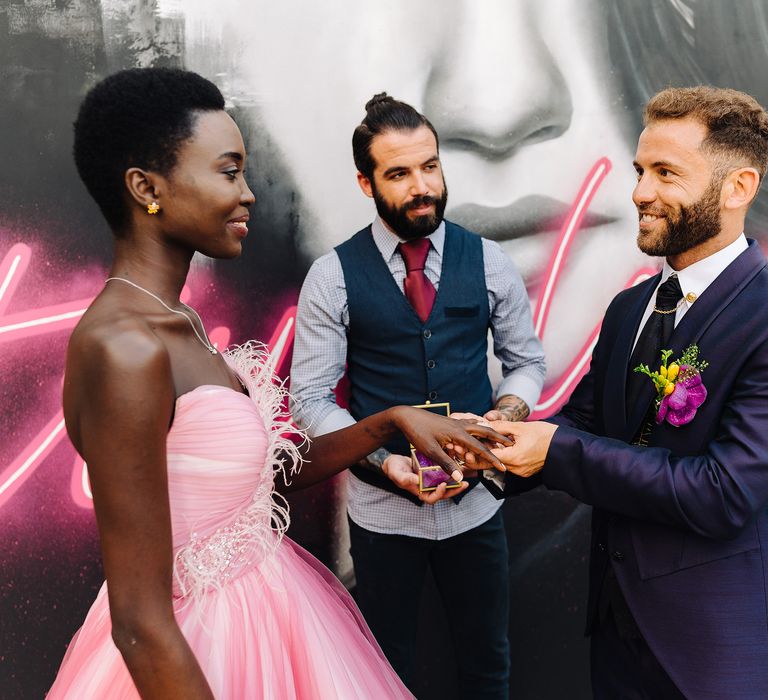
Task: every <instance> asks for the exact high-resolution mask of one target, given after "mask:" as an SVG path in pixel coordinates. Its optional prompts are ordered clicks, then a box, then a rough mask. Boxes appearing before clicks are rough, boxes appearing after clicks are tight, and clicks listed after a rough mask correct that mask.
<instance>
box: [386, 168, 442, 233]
mask: <svg viewBox="0 0 768 700" xmlns="http://www.w3.org/2000/svg"><path fill="white" fill-rule="evenodd" d="M371 190H372V192H373V201H374V202H375V203H376V211H377V212H378V213H379V216H380V217H381V219H382V221H383V222H384V223H385V224H386V225H387V226H389V228H390V229H392V231H394V232H395V234H397V236H398V237H399V238H402V239H403V240H404V241H411V240H414V239H416V238H424V236H428V235H429V234H430V233H433V232H434V231H435V229H436V228H437V227H438V226H439V225H440V223H441V222H442V220H443V214H444V213H445V205H446V204H447V202H448V188H447V187H446V186H445V181H443V192H442V194H441V195H440V196H439V197H432V196H430V195H421V196H418V197H414V198H413V199H412V200H411V201H410V202H408V203H407V204H404V205H403V206H402V207H398V206H390V204H389V203H388V202H387V201H385V199H384V197H382V196H381V193H380V192H379V191H378V190H377V189H376V185H375V184H374V183H373V180H371ZM427 204H434V205H435V211H434V212H433V213H432V214H424V215H423V216H417V217H416V218H415V219H413V218H410V217H409V216H408V212H409V211H410V210H411V209H418V208H419V207H423V206H425V205H427Z"/></svg>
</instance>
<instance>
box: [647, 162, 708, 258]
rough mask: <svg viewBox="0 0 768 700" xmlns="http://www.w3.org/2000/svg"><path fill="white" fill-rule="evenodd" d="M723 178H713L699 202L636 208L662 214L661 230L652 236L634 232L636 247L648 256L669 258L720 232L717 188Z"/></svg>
mask: <svg viewBox="0 0 768 700" xmlns="http://www.w3.org/2000/svg"><path fill="white" fill-rule="evenodd" d="M722 184H723V180H722V178H715V177H713V178H712V180H711V181H710V183H709V185H707V189H706V190H705V191H704V194H702V195H701V197H700V198H699V200H698V201H696V202H694V203H693V204H689V205H688V206H681V207H680V209H679V210H678V211H674V210H672V209H669V208H667V209H660V208H656V209H654V207H653V206H645V207H638V208H637V211H638V213H639V214H640V216H642V215H643V214H654V215H657V216H663V217H664V220H663V223H664V224H665V226H664V230H663V231H662V232H661V233H660V234H658V235H657V236H656V237H655V238H650V234H648V233H643V232H642V231H641V232H640V233H639V234H638V235H637V246H638V248H640V250H642V251H643V252H644V253H647V254H648V255H658V256H660V257H668V256H670V255H680V254H681V253H685V252H686V251H688V250H690V249H691V248H695V247H696V246H697V245H699V244H700V243H704V241H707V240H709V239H710V238H714V237H715V236H717V234H719V233H720V228H721V221H720V190H721V189H722Z"/></svg>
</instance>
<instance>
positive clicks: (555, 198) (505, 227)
mask: <svg viewBox="0 0 768 700" xmlns="http://www.w3.org/2000/svg"><path fill="white" fill-rule="evenodd" d="M766 54H768V10H766V7H765V3H764V2H762V1H761V0H735V1H734V2H733V3H722V2H718V0H617V1H613V0H610V1H609V0H586V1H585V0H536V1H535V2H534V1H533V0H483V2H470V1H469V0H423V1H422V2H419V3H413V2H406V1H405V0H390V2H388V3H377V2H373V0H332V1H331V2H326V3H308V2H302V1H301V0H281V2H266V1H265V0H253V1H251V2H246V0H218V2H216V3H211V2H208V1H206V0H184V2H181V1H180V0H141V1H139V0H119V1H118V0H104V1H103V2H98V1H97V0H64V1H57V2H53V0H0V76H2V81H1V82H0V85H1V86H2V90H1V91H0V154H1V155H2V162H3V165H4V167H3V168H2V170H0V402H1V404H0V405H1V406H2V412H1V413H0V523H2V527H0V567H1V570H2V572H3V574H2V578H1V579H0V583H1V584H2V585H1V586H0V697H1V698H3V700H4V699H5V698H38V697H42V696H43V695H44V692H45V690H46V688H47V687H48V685H49V684H50V682H51V680H52V678H53V676H54V674H55V672H56V668H57V666H58V663H59V662H60V660H61V657H62V655H63V654H64V651H65V649H66V644H67V642H68V640H69V639H70V637H71V635H72V634H73V633H74V631H75V630H76V628H77V626H78V624H79V623H80V622H81V620H82V618H83V616H84V614H85V612H86V610H87V608H88V607H89V605H90V603H91V601H92V599H93V597H94V595H95V592H96V590H97V588H98V586H99V584H100V581H101V571H100V564H99V554H98V540H97V535H96V529H95V523H94V519H93V512H92V508H91V501H90V498H91V497H90V491H89V486H88V480H87V472H86V469H85V465H84V464H83V462H82V460H80V459H78V458H77V457H76V454H75V452H74V450H73V448H72V447H71V445H70V444H69V442H68V440H67V437H66V432H65V430H64V426H63V420H62V413H61V396H60V395H61V382H62V377H63V372H64V363H65V352H66V343H67V338H68V335H69V332H70V331H71V329H72V328H73V327H74V325H75V324H76V323H77V320H78V318H79V316H80V315H81V314H82V312H83V310H84V309H85V307H86V306H87V305H88V303H89V301H90V299H92V298H93V297H94V296H95V295H96V294H97V293H98V291H99V290H100V289H101V286H102V284H103V280H104V278H105V276H106V274H105V273H106V270H107V269H108V265H109V259H110V247H111V240H110V234H109V232H108V230H107V228H106V225H105V224H104V223H103V221H102V220H101V218H100V215H99V213H98V211H97V209H96V207H95V205H94V204H93V203H92V202H91V201H90V199H89V198H88V196H87V194H86V192H85V190H84V188H83V187H82V185H81V184H80V182H79V179H78V178H77V175H76V173H75V169H74V164H73V163H72V158H71V146H72V128H71V125H72V121H73V120H74V117H75V114H76V110H77V106H78V104H79V101H80V100H81V99H82V97H83V95H84V94H85V92H86V91H87V89H88V88H89V87H90V86H91V85H92V84H94V83H95V82H96V81H97V80H98V79H100V78H101V77H103V76H105V75H107V74H109V73H110V72H113V71H115V70H119V69H121V68H125V67H133V66H150V65H173V66H182V67H186V68H190V69H192V70H196V71H198V72H200V73H201V74H203V75H205V76H206V77H208V78H210V79H211V80H213V81H214V82H216V83H217V84H218V85H219V87H220V88H221V90H222V92H223V93H224V95H225V97H226V99H227V102H228V105H229V108H230V110H231V113H232V115H233V116H234V118H235V119H236V121H237V122H238V124H239V125H240V127H241V129H242V131H243V135H244V137H245V140H246V145H247V147H248V150H249V152H250V158H249V171H248V172H247V174H246V175H247V178H248V180H249V184H250V185H251V187H252V189H253V191H254V193H255V194H256V199H257V201H256V204H255V206H254V211H253V212H252V220H253V221H254V226H253V229H254V230H253V231H252V235H250V236H249V238H248V245H247V246H246V247H245V250H244V253H243V256H242V257H241V258H240V259H239V260H238V261H236V262H228V263H220V262H216V261H210V260H205V259H200V260H195V262H194V263H193V272H192V274H191V276H190V279H189V284H188V287H187V288H186V289H185V299H186V300H188V301H190V302H192V303H194V305H195V306H196V308H198V309H199V311H200V313H201V314H202V316H203V318H204V319H205V321H206V326H207V328H208V329H209V331H210V333H209V334H210V336H211V338H212V340H215V341H217V342H218V344H219V346H220V347H222V346H225V345H227V344H229V343H240V342H244V341H245V340H248V339H250V338H259V339H261V340H263V341H264V342H265V343H267V344H268V346H269V348H270V350H271V352H272V353H273V356H274V357H275V360H276V364H277V367H278V371H279V373H280V374H281V376H283V377H285V376H286V375H287V373H288V368H289V365H290V352H291V346H292V337H293V335H292V334H293V318H294V316H293V313H294V308H295V303H296V299H297V295H298V289H299V287H300V285H301V281H302V279H303V277H304V274H305V273H306V270H307V269H308V267H309V265H310V264H311V262H312V260H313V259H314V258H316V257H317V256H319V255H321V254H323V253H325V252H327V251H328V250H330V249H331V248H332V247H333V246H334V245H336V244H337V243H339V242H341V241H342V240H344V239H346V238H347V237H349V236H350V235H351V234H352V233H354V232H355V231H357V230H358V229H359V228H361V227H362V226H364V225H365V224H367V223H368V222H369V221H370V219H371V217H372V215H373V210H372V206H371V203H370V201H369V200H368V199H367V198H365V197H363V196H362V195H361V194H360V193H359V191H358V189H357V184H356V181H355V170H354V166H353V163H352V157H351V143H350V142H351V134H352V130H353V129H354V126H355V125H356V124H357V123H358V122H359V121H360V119H361V118H362V116H363V105H364V104H365V102H366V101H367V100H368V99H369V98H370V97H371V95H373V94H374V93H375V92H380V91H383V90H386V91H387V92H389V93H390V94H392V95H393V96H395V97H397V98H398V99H402V100H405V101H408V102H410V103H411V104H413V105H414V106H416V107H417V108H418V109H420V110H421V111H423V112H424V113H425V114H426V115H427V116H428V117H429V118H430V120H431V121H432V122H433V123H434V125H435V127H436V128H437V130H438V132H439V134H440V137H441V158H442V161H443V164H444V169H445V173H446V180H447V184H448V188H449V192H450V194H449V200H448V208H447V216H448V218H450V219H453V220H455V221H457V222H459V223H462V224H464V225H465V226H467V227H468V228H470V229H473V230H475V231H478V232H479V233H481V234H483V235H485V236H487V237H489V238H492V239H494V240H497V241H498V242H499V243H500V244H501V245H502V247H503V248H504V250H505V251H506V252H507V253H508V254H509V256H510V257H511V258H512V260H513V261H514V262H515V264H516V265H517V266H518V268H519V269H520V270H521V272H522V274H523V277H524V279H525V282H526V287H527V290H528V293H529V295H530V299H531V304H532V308H533V310H534V322H535V324H536V330H537V332H538V333H539V334H540V336H541V337H542V339H543V342H544V346H545V350H546V353H547V358H548V377H547V384H546V386H545V390H544V392H543V394H542V397H541V399H540V402H539V405H538V406H537V407H536V415H537V416H546V415H550V414H551V413H553V412H554V411H556V410H557V409H558V408H559V407H560V406H561V405H562V404H563V402H564V401H565V400H566V399H567V397H568V395H569V393H570V391H571V390H572V388H573V386H574V385H575V383H576V382H578V380H579V378H580V377H581V376H582V375H583V374H584V372H585V371H586V369H587V366H588V362H589V356H590V353H591V350H592V348H593V346H594V343H595V342H596V338H597V334H598V333H599V322H600V319H601V317H602V314H603V312H604V310H605V308H606V306H607V305H608V302H609V301H610V299H611V298H612V297H613V295H614V294H616V292H618V291H619V290H621V289H622V288H624V287H626V286H629V285H632V284H634V283H635V282H637V281H638V280H639V279H642V278H644V277H645V276H646V275H648V274H652V273H653V272H654V269H655V268H654V262H653V261H651V260H649V259H648V258H646V257H645V256H643V255H642V254H640V253H639V252H638V251H637V250H636V248H635V245H634V238H635V230H636V213H635V210H634V207H633V205H632V203H631V200H630V193H631V189H632V187H633V184H634V179H635V174H634V169H633V167H632V155H633V152H634V145H635V142H636V138H637V134H638V133H639V130H640V113H641V108H642V105H643V103H644V102H645V100H646V99H647V97H648V96H649V95H650V94H652V93H653V92H655V91H656V90H658V89H660V88H662V87H665V86H667V85H669V84H678V85H682V84H698V83H713V84H718V85H723V86H729V87H735V88H737V89H741V90H745V91H747V92H750V93H752V94H753V95H755V97H757V98H758V99H759V100H760V101H761V102H763V104H766V103H768V84H766V83H765V80H764V78H763V75H762V73H763V69H762V66H763V65H765V60H766V58H768V56H767V55H766ZM766 231H768V194H766V192H763V193H762V194H761V195H760V199H759V201H758V202H757V204H756V205H755V206H754V207H753V208H752V212H751V219H750V221H749V228H748V231H747V234H748V235H750V236H753V237H756V238H758V239H760V240H763V238H764V232H766ZM491 371H492V372H493V373H498V371H499V370H498V367H497V366H496V365H495V363H494V361H493V360H491ZM343 492H344V489H343V477H340V478H337V479H336V480H333V481H331V482H329V483H328V484H325V485H323V486H320V487H317V488H314V489H310V490H308V491H307V492H304V493H300V494H296V495H295V496H293V497H292V499H291V502H292V508H293V521H294V522H293V524H292V530H291V534H292V536H293V537H294V538H296V539H297V540H298V541H299V542H301V543H302V544H303V545H305V546H307V547H308V548H309V549H310V550H312V551H313V552H314V553H315V554H317V555H318V556H319V557H320V558H321V559H323V560H324V561H325V562H326V563H328V564H329V565H330V566H331V567H332V568H333V569H334V570H335V571H336V573H337V574H338V575H339V576H340V577H341V578H342V580H343V581H345V582H346V583H348V584H352V582H353V579H352V576H351V571H350V562H349V557H348V554H347V552H346V546H347V545H346V539H345V537H346V535H345V530H344V504H343ZM504 510H505V519H506V522H507V529H508V533H509V538H510V549H511V561H510V564H511V575H512V577H513V586H512V590H513V591H515V593H514V600H513V604H512V617H511V620H510V629H511V634H512V638H513V648H515V649H516V650H517V653H516V657H515V659H514V660H513V677H516V687H515V696H516V697H521V698H537V699H541V698H559V697H563V692H564V689H565V688H567V689H568V690H567V692H568V696H569V697H573V698H581V697H588V696H589V687H588V667H587V647H586V643H585V642H584V640H583V639H582V638H581V626H582V623H583V612H584V611H583V604H584V597H585V576H586V566H585V564H586V557H587V546H588V543H587V532H588V520H589V510H588V509H587V508H586V507H584V506H581V505H579V504H577V503H575V502H574V501H572V500H571V499H569V498H567V497H566V496H564V495H563V494H558V493H548V492H544V491H539V490H537V491H534V492H532V493H530V494H527V495H525V496H522V497H520V498H517V499H513V500H511V501H510V502H509V503H507V504H506V505H505V509H504ZM424 616H425V619H426V618H430V619H431V611H430V610H429V608H425V611H424ZM433 633H434V634H440V633H441V630H434V631H433ZM429 634H430V631H429V629H427V631H426V632H425V635H426V636H425V638H424V643H425V645H428V644H430V642H431V638H430V637H429ZM553 651H554V652H555V653H553ZM430 663H434V662H433V661H431V660H430V659H429V658H428V657H427V655H425V659H424V660H423V664H424V668H425V669H426V672H425V674H424V679H425V680H424V687H423V688H422V691H423V692H422V693H421V694H420V697H424V698H430V697H438V696H440V697H452V695H451V692H452V689H451V679H450V676H446V675H445V674H444V673H438V669H437V668H436V667H430V665H429V664H430Z"/></svg>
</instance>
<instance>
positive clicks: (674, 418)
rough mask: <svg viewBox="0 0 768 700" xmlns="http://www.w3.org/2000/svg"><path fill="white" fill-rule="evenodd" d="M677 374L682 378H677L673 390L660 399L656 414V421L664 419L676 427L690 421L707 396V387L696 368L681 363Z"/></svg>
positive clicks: (659, 421)
mask: <svg viewBox="0 0 768 700" xmlns="http://www.w3.org/2000/svg"><path fill="white" fill-rule="evenodd" d="M678 376H680V377H682V379H678V380H677V382H676V383H675V390H674V391H673V392H672V393H671V394H669V395H668V396H665V397H664V398H663V399H662V400H661V404H660V405H659V412H658V413H657V414H656V422H657V423H661V422H663V421H664V420H665V419H666V421H667V423H670V424H671V425H674V426H675V427H677V428H679V427H680V426H681V425H685V424H686V423H690V422H691V421H692V420H693V418H694V416H695V415H696V409H698V407H699V406H701V404H703V403H704V399H706V398H707V389H706V387H705V386H704V384H702V382H701V374H699V372H698V371H697V370H696V369H694V368H693V367H690V366H688V365H681V367H680V374H679V375H678Z"/></svg>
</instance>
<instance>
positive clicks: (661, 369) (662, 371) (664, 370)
mask: <svg viewBox="0 0 768 700" xmlns="http://www.w3.org/2000/svg"><path fill="white" fill-rule="evenodd" d="M659 374H660V375H661V376H662V377H666V376H667V368H666V367H665V366H664V365H662V366H661V367H659Z"/></svg>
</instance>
